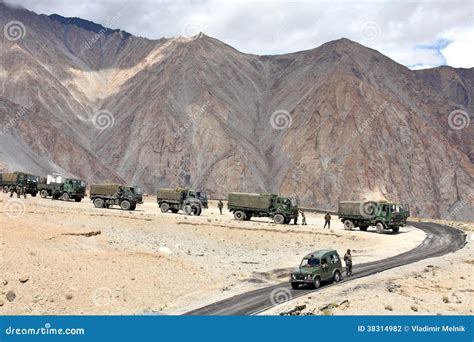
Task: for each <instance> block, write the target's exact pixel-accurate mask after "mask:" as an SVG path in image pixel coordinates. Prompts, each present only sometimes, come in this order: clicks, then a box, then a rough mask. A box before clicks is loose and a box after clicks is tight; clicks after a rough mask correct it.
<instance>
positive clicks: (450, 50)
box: [441, 27, 474, 68]
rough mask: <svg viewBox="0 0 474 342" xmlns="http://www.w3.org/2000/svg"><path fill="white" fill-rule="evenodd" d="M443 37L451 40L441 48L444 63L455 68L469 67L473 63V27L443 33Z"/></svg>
mask: <svg viewBox="0 0 474 342" xmlns="http://www.w3.org/2000/svg"><path fill="white" fill-rule="evenodd" d="M445 37H446V38H448V39H450V40H453V42H452V43H451V44H449V45H448V46H447V47H445V48H444V49H442V50H441V53H442V54H443V56H444V57H445V58H446V64H447V65H450V66H452V67H455V68H470V67H472V66H473V65H474V28H473V27H471V28H467V29H465V30H459V31H454V32H453V31H452V32H448V33H445Z"/></svg>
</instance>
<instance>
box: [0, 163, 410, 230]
mask: <svg viewBox="0 0 474 342" xmlns="http://www.w3.org/2000/svg"><path fill="white" fill-rule="evenodd" d="M18 187H19V188H21V190H22V191H23V189H25V190H26V194H30V195H31V196H33V197H34V196H36V194H37V193H40V195H41V197H42V198H48V197H52V198H53V199H61V200H64V201H69V200H74V201H76V202H81V201H82V199H83V198H84V197H85V196H86V182H85V181H83V180H80V179H73V178H64V179H63V177H62V175H61V174H57V173H53V174H51V175H48V176H47V177H46V178H42V177H38V176H35V175H32V174H28V173H24V172H13V173H3V174H0V189H1V190H3V192H10V191H11V190H12V188H15V189H16V188H18ZM156 197H157V198H156V201H157V203H158V206H159V208H160V209H161V212H163V213H167V212H172V213H175V214H176V213H178V212H179V211H180V210H182V211H183V212H184V214H186V215H195V216H199V215H201V213H202V211H203V209H207V208H208V199H207V195H206V193H205V192H203V191H197V190H192V189H184V188H174V189H172V188H160V189H158V191H157V196H156ZM90 199H91V201H92V202H93V204H94V206H95V207H96V208H110V207H112V206H119V207H120V208H121V209H122V210H135V209H136V207H137V205H138V204H141V203H143V194H142V191H141V189H140V187H138V186H128V185H123V184H92V185H91V186H90ZM227 206H228V209H229V211H230V212H231V213H233V214H234V218H235V219H236V220H238V221H248V220H250V219H251V218H252V217H269V218H271V219H272V220H273V221H274V222H275V223H277V224H289V223H290V222H291V221H292V220H294V222H295V223H296V222H297V219H298V212H299V211H298V203H297V201H296V199H294V198H290V197H285V196H281V195H278V194H273V193H239V192H231V193H229V197H228V202H227ZM337 215H338V216H339V219H340V220H341V221H342V223H343V224H344V229H346V230H352V229H354V228H356V227H358V228H359V229H360V230H361V231H366V230H367V229H368V228H369V227H370V226H374V227H375V228H376V231H377V232H378V233H383V232H384V231H386V230H392V231H393V232H394V233H398V232H399V230H400V227H403V226H404V225H406V223H407V219H408V217H409V216H410V209H409V207H408V205H402V204H399V203H393V202H386V201H378V202H377V201H365V202H363V201H341V202H339V208H338V212H337Z"/></svg>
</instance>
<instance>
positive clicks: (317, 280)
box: [313, 277, 321, 289]
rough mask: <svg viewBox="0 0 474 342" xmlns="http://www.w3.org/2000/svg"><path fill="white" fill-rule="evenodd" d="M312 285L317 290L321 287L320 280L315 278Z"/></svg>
mask: <svg viewBox="0 0 474 342" xmlns="http://www.w3.org/2000/svg"><path fill="white" fill-rule="evenodd" d="M313 285H314V288H315V289H319V288H320V287H321V278H319V277H315V278H314V281H313Z"/></svg>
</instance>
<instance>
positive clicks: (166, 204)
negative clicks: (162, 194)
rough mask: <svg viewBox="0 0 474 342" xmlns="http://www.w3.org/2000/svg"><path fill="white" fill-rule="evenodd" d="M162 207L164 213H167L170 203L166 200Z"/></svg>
mask: <svg viewBox="0 0 474 342" xmlns="http://www.w3.org/2000/svg"><path fill="white" fill-rule="evenodd" d="M160 209H161V212H162V213H167V212H168V210H170V205H169V204H168V203H166V202H163V203H161V205H160Z"/></svg>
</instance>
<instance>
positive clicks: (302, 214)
mask: <svg viewBox="0 0 474 342" xmlns="http://www.w3.org/2000/svg"><path fill="white" fill-rule="evenodd" d="M299 213H300V214H301V225H303V226H306V215H305V214H304V211H303V210H299Z"/></svg>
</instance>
